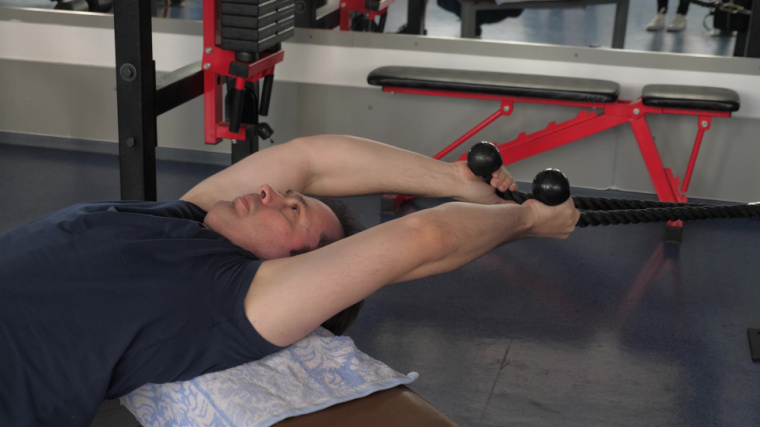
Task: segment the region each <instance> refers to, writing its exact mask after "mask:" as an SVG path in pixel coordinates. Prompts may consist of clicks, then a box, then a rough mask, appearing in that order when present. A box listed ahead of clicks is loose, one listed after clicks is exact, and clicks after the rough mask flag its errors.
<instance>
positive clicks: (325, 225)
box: [306, 196, 343, 241]
mask: <svg viewBox="0 0 760 427" xmlns="http://www.w3.org/2000/svg"><path fill="white" fill-rule="evenodd" d="M306 198H307V199H309V201H310V204H311V206H312V207H314V208H316V209H315V210H316V211H319V218H320V222H321V227H322V234H323V235H324V237H326V238H328V239H329V240H331V241H334V240H338V239H340V238H342V237H343V227H342V226H341V224H340V220H339V219H338V216H337V215H336V214H335V212H333V210H332V209H331V208H330V207H329V206H328V205H327V204H326V203H324V202H323V201H321V200H319V199H315V198H313V197H308V196H307V197H306Z"/></svg>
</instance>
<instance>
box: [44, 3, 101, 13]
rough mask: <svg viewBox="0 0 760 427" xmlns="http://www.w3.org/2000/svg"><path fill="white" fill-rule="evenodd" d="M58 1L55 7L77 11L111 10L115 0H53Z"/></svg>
mask: <svg viewBox="0 0 760 427" xmlns="http://www.w3.org/2000/svg"><path fill="white" fill-rule="evenodd" d="M52 1H54V2H56V5H55V7H53V9H56V10H71V11H76V12H100V13H106V12H110V11H111V9H112V8H113V0H52Z"/></svg>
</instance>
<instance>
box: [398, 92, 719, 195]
mask: <svg viewBox="0 0 760 427" xmlns="http://www.w3.org/2000/svg"><path fill="white" fill-rule="evenodd" d="M383 91H384V92H392V93H408V94H415V95H432V96H445V97H451V98H471V99H485V100H492V101H499V102H500V106H499V109H498V110H497V111H496V112H494V113H493V114H491V115H490V116H488V117H487V118H486V119H485V120H483V121H482V122H480V123H479V124H477V125H476V126H475V127H473V128H472V129H471V130H469V131H468V132H466V133H465V134H464V135H462V136H461V137H460V138H458V139H457V140H456V141H454V142H453V143H452V144H450V145H449V146H448V147H446V148H444V149H443V150H441V151H440V152H439V153H437V154H436V155H435V156H433V157H434V158H435V159H441V158H443V157H444V156H446V155H447V154H449V153H450V152H451V151H453V150H454V149H456V148H457V147H459V146H460V145H461V144H462V143H464V142H465V141H467V140H468V139H470V138H471V137H472V136H474V135H475V134H476V133H478V132H480V131H481V130H482V129H484V128H485V127H487V126H488V125H489V124H491V123H493V122H494V121H495V120H496V119H498V118H499V117H502V116H509V115H511V114H512V112H514V109H515V104H516V103H530V104H548V105H564V106H570V107H582V108H587V109H591V111H588V110H584V111H581V112H580V113H579V114H578V115H577V116H576V117H575V118H573V119H570V120H567V121H565V122H562V123H559V124H557V123H556V122H551V123H549V124H548V125H547V127H546V128H544V129H543V130H540V131H538V132H534V133H532V134H526V133H524V132H523V133H521V134H520V135H519V136H518V137H517V138H515V139H514V140H512V141H509V142H505V143H503V144H497V147H498V148H499V151H500V152H501V155H502V157H503V159H504V163H505V164H510V163H514V162H517V161H520V160H523V159H525V158H527V157H530V156H534V155H536V154H540V153H543V152H545V151H548V150H551V149H553V148H557V147H559V146H562V145H565V144H569V143H571V142H573V141H576V140H578V139H581V138H583V137H586V136H589V135H593V134H595V133H599V132H601V131H604V130H607V129H610V128H613V127H615V126H619V125H621V124H623V123H630V125H631V128H632V129H633V134H634V136H635V138H636V142H637V143H638V145H639V150H640V151H641V155H642V157H643V158H644V163H645V164H646V167H647V171H648V172H649V177H650V178H651V180H652V183H653V184H654V189H655V192H656V193H657V197H658V199H659V200H661V201H664V202H680V203H684V202H686V201H687V197H686V192H687V190H688V188H689V182H690V181H691V177H692V173H693V171H694V165H695V164H696V161H697V155H698V154H699V149H700V146H701V144H702V138H703V136H704V133H705V131H707V130H709V129H710V126H711V124H712V118H713V117H731V113H730V112H727V111H709V110H690V109H675V108H663V107H651V106H647V105H644V104H643V102H642V100H641V99H640V98H639V99H637V100H635V101H624V100H618V101H615V102H579V101H566V100H556V99H544V98H528V97H515V96H506V95H490V94H482V93H466V92H456V91H444V90H434V89H412V88H402V87H392V86H384V87H383ZM599 110H601V111H602V112H603V114H600V113H599ZM648 114H680V115H690V116H697V117H698V122H697V135H696V139H695V141H694V146H693V147H692V150H691V156H690V158H689V164H688V166H687V168H686V172H685V174H684V178H683V182H681V180H680V178H678V177H676V176H675V175H674V174H673V171H672V170H671V169H670V168H666V167H665V166H664V164H663V162H662V159H661V158H660V154H659V151H657V146H656V145H655V142H654V139H653V138H652V133H651V131H650V129H649V126H648V125H647V122H646V120H645V119H646V116H647V115H648ZM466 157H467V154H463V155H462V156H461V157H460V160H465V159H466Z"/></svg>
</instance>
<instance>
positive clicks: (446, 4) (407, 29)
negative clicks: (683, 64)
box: [0, 0, 760, 57]
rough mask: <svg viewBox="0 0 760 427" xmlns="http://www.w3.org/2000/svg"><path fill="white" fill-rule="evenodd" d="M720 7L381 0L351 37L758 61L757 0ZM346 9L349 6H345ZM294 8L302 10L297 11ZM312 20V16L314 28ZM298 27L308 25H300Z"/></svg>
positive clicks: (192, 7)
mask: <svg viewBox="0 0 760 427" xmlns="http://www.w3.org/2000/svg"><path fill="white" fill-rule="evenodd" d="M112 1H113V0H0V6H18V7H27V8H42V9H53V8H64V9H72V10H90V11H96V12H99V11H102V12H105V13H108V10H109V9H110V4H111V2H112ZM339 1H340V0H296V3H301V4H302V5H303V4H307V2H308V4H309V5H310V6H307V8H308V7H312V6H313V7H314V13H315V14H321V16H322V22H321V23H320V24H321V25H322V26H328V27H330V28H333V27H335V29H336V30H337V29H338V28H337V25H338V21H337V19H338V18H337V13H336V12H335V11H337V10H338V8H339V7H340V4H341V3H339ZM460 1H463V2H469V4H476V5H477V9H478V10H477V12H476V17H475V20H474V22H471V21H472V19H471V17H470V15H469V14H471V13H472V12H473V11H472V10H469V8H470V6H467V7H466V8H465V9H468V10H463V9H462V8H461V5H460ZM721 1H723V2H726V3H728V0H710V1H699V2H691V1H688V0H669V1H664V0H659V1H658V0H607V1H604V0H565V1H558V0H533V1H525V0H522V1H520V0H378V3H380V4H382V5H383V6H384V7H387V9H385V11H386V13H380V14H378V17H377V18H375V19H374V20H373V22H372V23H371V24H370V23H367V20H366V18H364V16H366V15H364V14H359V13H353V12H352V16H355V18H354V19H353V27H354V30H370V31H376V32H382V33H386V34H395V33H403V34H419V33H422V34H423V35H424V36H425V37H436V38H459V37H461V35H462V32H463V30H464V27H463V24H462V22H463V21H464V22H471V23H470V24H469V27H470V28H469V30H468V31H469V36H470V37H472V38H476V39H480V40H488V41H504V42H519V43H540V44H552V45H567V46H590V47H598V48H613V47H620V46H622V48H623V49H625V50H636V51H649V52H664V53H675V54H691V55H709V56H754V57H757V56H760V55H758V54H753V52H751V50H752V49H749V51H750V52H748V46H746V45H748V43H749V42H748V41H751V40H752V37H751V34H752V31H751V30H750V31H749V35H750V37H748V31H747V30H743V31H738V32H737V31H735V30H734V29H735V28H740V29H745V28H746V27H747V26H748V25H751V24H753V23H751V14H750V13H749V11H748V10H749V9H751V5H752V0H734V1H732V2H730V4H731V5H735V6H734V9H726V10H725V11H723V12H719V13H718V14H715V13H714V11H715V9H714V8H709V7H705V6H703V4H707V3H718V2H721ZM361 3H363V2H361ZM497 3H499V4H505V3H506V4H509V7H510V8H509V9H497V10H492V8H494V7H496V4H497ZM342 4H346V0H343V3H342ZM663 4H666V5H667V10H662V9H659V8H661V7H662V5H663ZM741 5H744V6H741ZM153 6H154V16H156V17H165V18H167V19H191V20H200V19H202V15H203V0H154V1H153ZM297 6H298V4H297ZM88 7H89V9H88ZM742 7H745V8H746V9H747V10H743V9H742ZM296 9H297V11H298V9H299V7H297V8H296ZM301 9H303V8H301ZM724 9H725V8H724ZM621 10H622V12H623V14H622V16H621V13H620V12H621ZM422 11H424V15H423V14H422ZM307 12H308V11H307ZM330 12H333V13H332V15H333V17H334V18H335V19H332V20H330V21H329V22H327V20H326V19H324V18H325V17H326V16H327V15H328V14H329V13H330ZM297 13H298V12H297ZM383 15H384V16H383ZM458 15H459V16H458ZM658 15H659V16H658ZM460 16H462V18H460ZM621 18H622V19H623V21H622V25H621ZM296 19H297V20H298V15H296ZM315 19H316V17H312V22H311V24H314V20H315ZM616 19H617V21H616ZM757 21H760V19H757ZM301 25H302V26H305V25H303V22H302V24H301ZM312 26H315V25H312ZM754 26H757V27H760V23H754ZM621 28H622V29H623V32H622V33H620V30H621ZM615 31H618V34H616V33H615ZM423 35H421V36H423ZM757 37H758V38H760V35H757ZM616 44H617V45H616ZM757 44H760V43H757ZM758 49H760V46H758Z"/></svg>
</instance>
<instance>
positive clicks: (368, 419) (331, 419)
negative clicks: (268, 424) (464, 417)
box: [275, 385, 459, 427]
mask: <svg viewBox="0 0 760 427" xmlns="http://www.w3.org/2000/svg"><path fill="white" fill-rule="evenodd" d="M275 426H276V427H342V426H352V427H353V426H360V427H456V426H459V424H457V423H456V422H455V421H454V420H452V419H451V418H449V417H448V416H447V415H446V414H444V413H443V412H441V411H440V410H438V409H437V408H436V407H434V406H433V405H431V404H430V403H429V402H428V401H427V400H425V399H423V398H421V397H420V396H419V395H417V394H416V393H414V392H413V391H412V390H410V389H409V388H408V387H406V386H403V385H401V386H397V387H394V388H391V389H388V390H383V391H378V392H376V393H373V394H370V395H369V396H366V397H363V398H361V399H355V400H351V401H349V402H345V403H341V404H339V405H335V406H331V407H329V408H325V409H322V410H321V411H317V412H313V413H311V414H306V415H301V416H298V417H293V418H287V419H285V420H282V421H280V422H279V423H277V424H275Z"/></svg>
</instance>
